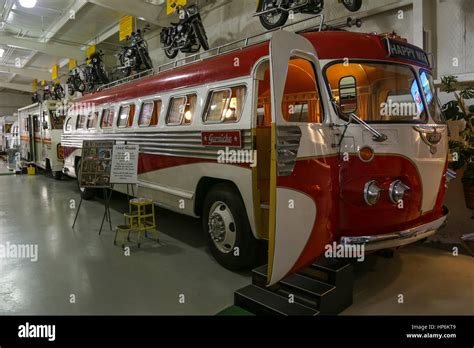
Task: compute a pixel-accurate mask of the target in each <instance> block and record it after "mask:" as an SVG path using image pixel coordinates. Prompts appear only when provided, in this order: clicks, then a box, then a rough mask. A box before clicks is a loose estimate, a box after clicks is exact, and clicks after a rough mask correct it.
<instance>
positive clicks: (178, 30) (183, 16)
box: [160, 5, 209, 59]
mask: <svg viewBox="0 0 474 348" xmlns="http://www.w3.org/2000/svg"><path fill="white" fill-rule="evenodd" d="M177 13H178V14H179V18H180V19H179V22H178V23H171V26H170V27H167V28H163V30H162V31H161V33H160V41H161V43H162V44H163V46H164V50H165V54H166V56H167V57H168V58H170V59H173V58H175V57H176V56H177V55H178V53H179V51H181V52H183V53H196V52H198V51H199V50H200V49H201V47H202V48H204V50H206V51H207V50H208V49H209V42H208V39H207V35H206V31H205V29H204V25H203V24H202V19H201V15H200V14H199V9H198V7H197V6H196V5H190V6H188V7H183V6H178V7H177Z"/></svg>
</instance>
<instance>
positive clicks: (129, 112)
mask: <svg viewBox="0 0 474 348" xmlns="http://www.w3.org/2000/svg"><path fill="white" fill-rule="evenodd" d="M127 106H128V107H129V110H128V116H127V122H126V125H125V126H119V122H120V115H121V113H122V109H123V108H124V107H127ZM132 106H133V108H132ZM132 111H133V113H134V114H133V116H135V112H136V105H135V103H124V104H122V105H120V107H119V111H118V113H117V122H115V126H116V127H117V129H127V128H132V127H133V123H132V124H131V125H130V123H129V122H130V116H131V113H132ZM134 121H135V120H132V122H134Z"/></svg>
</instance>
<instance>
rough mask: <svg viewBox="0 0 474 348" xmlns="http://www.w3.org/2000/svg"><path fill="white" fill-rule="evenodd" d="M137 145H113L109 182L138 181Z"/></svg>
mask: <svg viewBox="0 0 474 348" xmlns="http://www.w3.org/2000/svg"><path fill="white" fill-rule="evenodd" d="M138 154H139V146H138V145H115V146H114V151H113V156H112V170H111V175H110V183H112V184H137V183H138V176H137V173H138Z"/></svg>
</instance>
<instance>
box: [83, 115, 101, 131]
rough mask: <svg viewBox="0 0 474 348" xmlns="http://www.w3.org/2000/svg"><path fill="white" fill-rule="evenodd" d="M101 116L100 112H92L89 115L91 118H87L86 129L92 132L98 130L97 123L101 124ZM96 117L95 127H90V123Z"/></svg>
mask: <svg viewBox="0 0 474 348" xmlns="http://www.w3.org/2000/svg"><path fill="white" fill-rule="evenodd" d="M99 115H100V112H99V111H93V112H91V114H90V115H89V117H88V118H87V124H86V129H87V130H91V129H97V123H98V122H99ZM93 116H95V119H96V120H95V126H94V127H89V123H90V122H91V120H92V117H93Z"/></svg>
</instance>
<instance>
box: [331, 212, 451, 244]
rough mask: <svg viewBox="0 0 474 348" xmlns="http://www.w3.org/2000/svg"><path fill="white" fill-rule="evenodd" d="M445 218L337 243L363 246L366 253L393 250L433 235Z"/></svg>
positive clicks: (444, 221)
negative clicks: (398, 230)
mask: <svg viewBox="0 0 474 348" xmlns="http://www.w3.org/2000/svg"><path fill="white" fill-rule="evenodd" d="M447 218H448V214H446V215H444V216H442V217H441V218H439V219H437V220H435V221H432V222H429V223H427V224H424V225H420V226H417V227H413V228H410V229H407V230H404V231H400V232H394V233H389V234H382V235H373V236H359V237H341V239H340V241H339V243H341V244H344V245H353V244H363V245H364V246H365V250H366V251H370V250H379V249H387V248H395V247H399V246H403V245H407V244H411V243H414V242H416V241H418V240H420V239H424V238H427V237H429V236H431V235H433V234H435V233H436V231H437V230H438V229H439V228H440V227H442V226H443V225H444V224H445V223H446V219H447Z"/></svg>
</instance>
